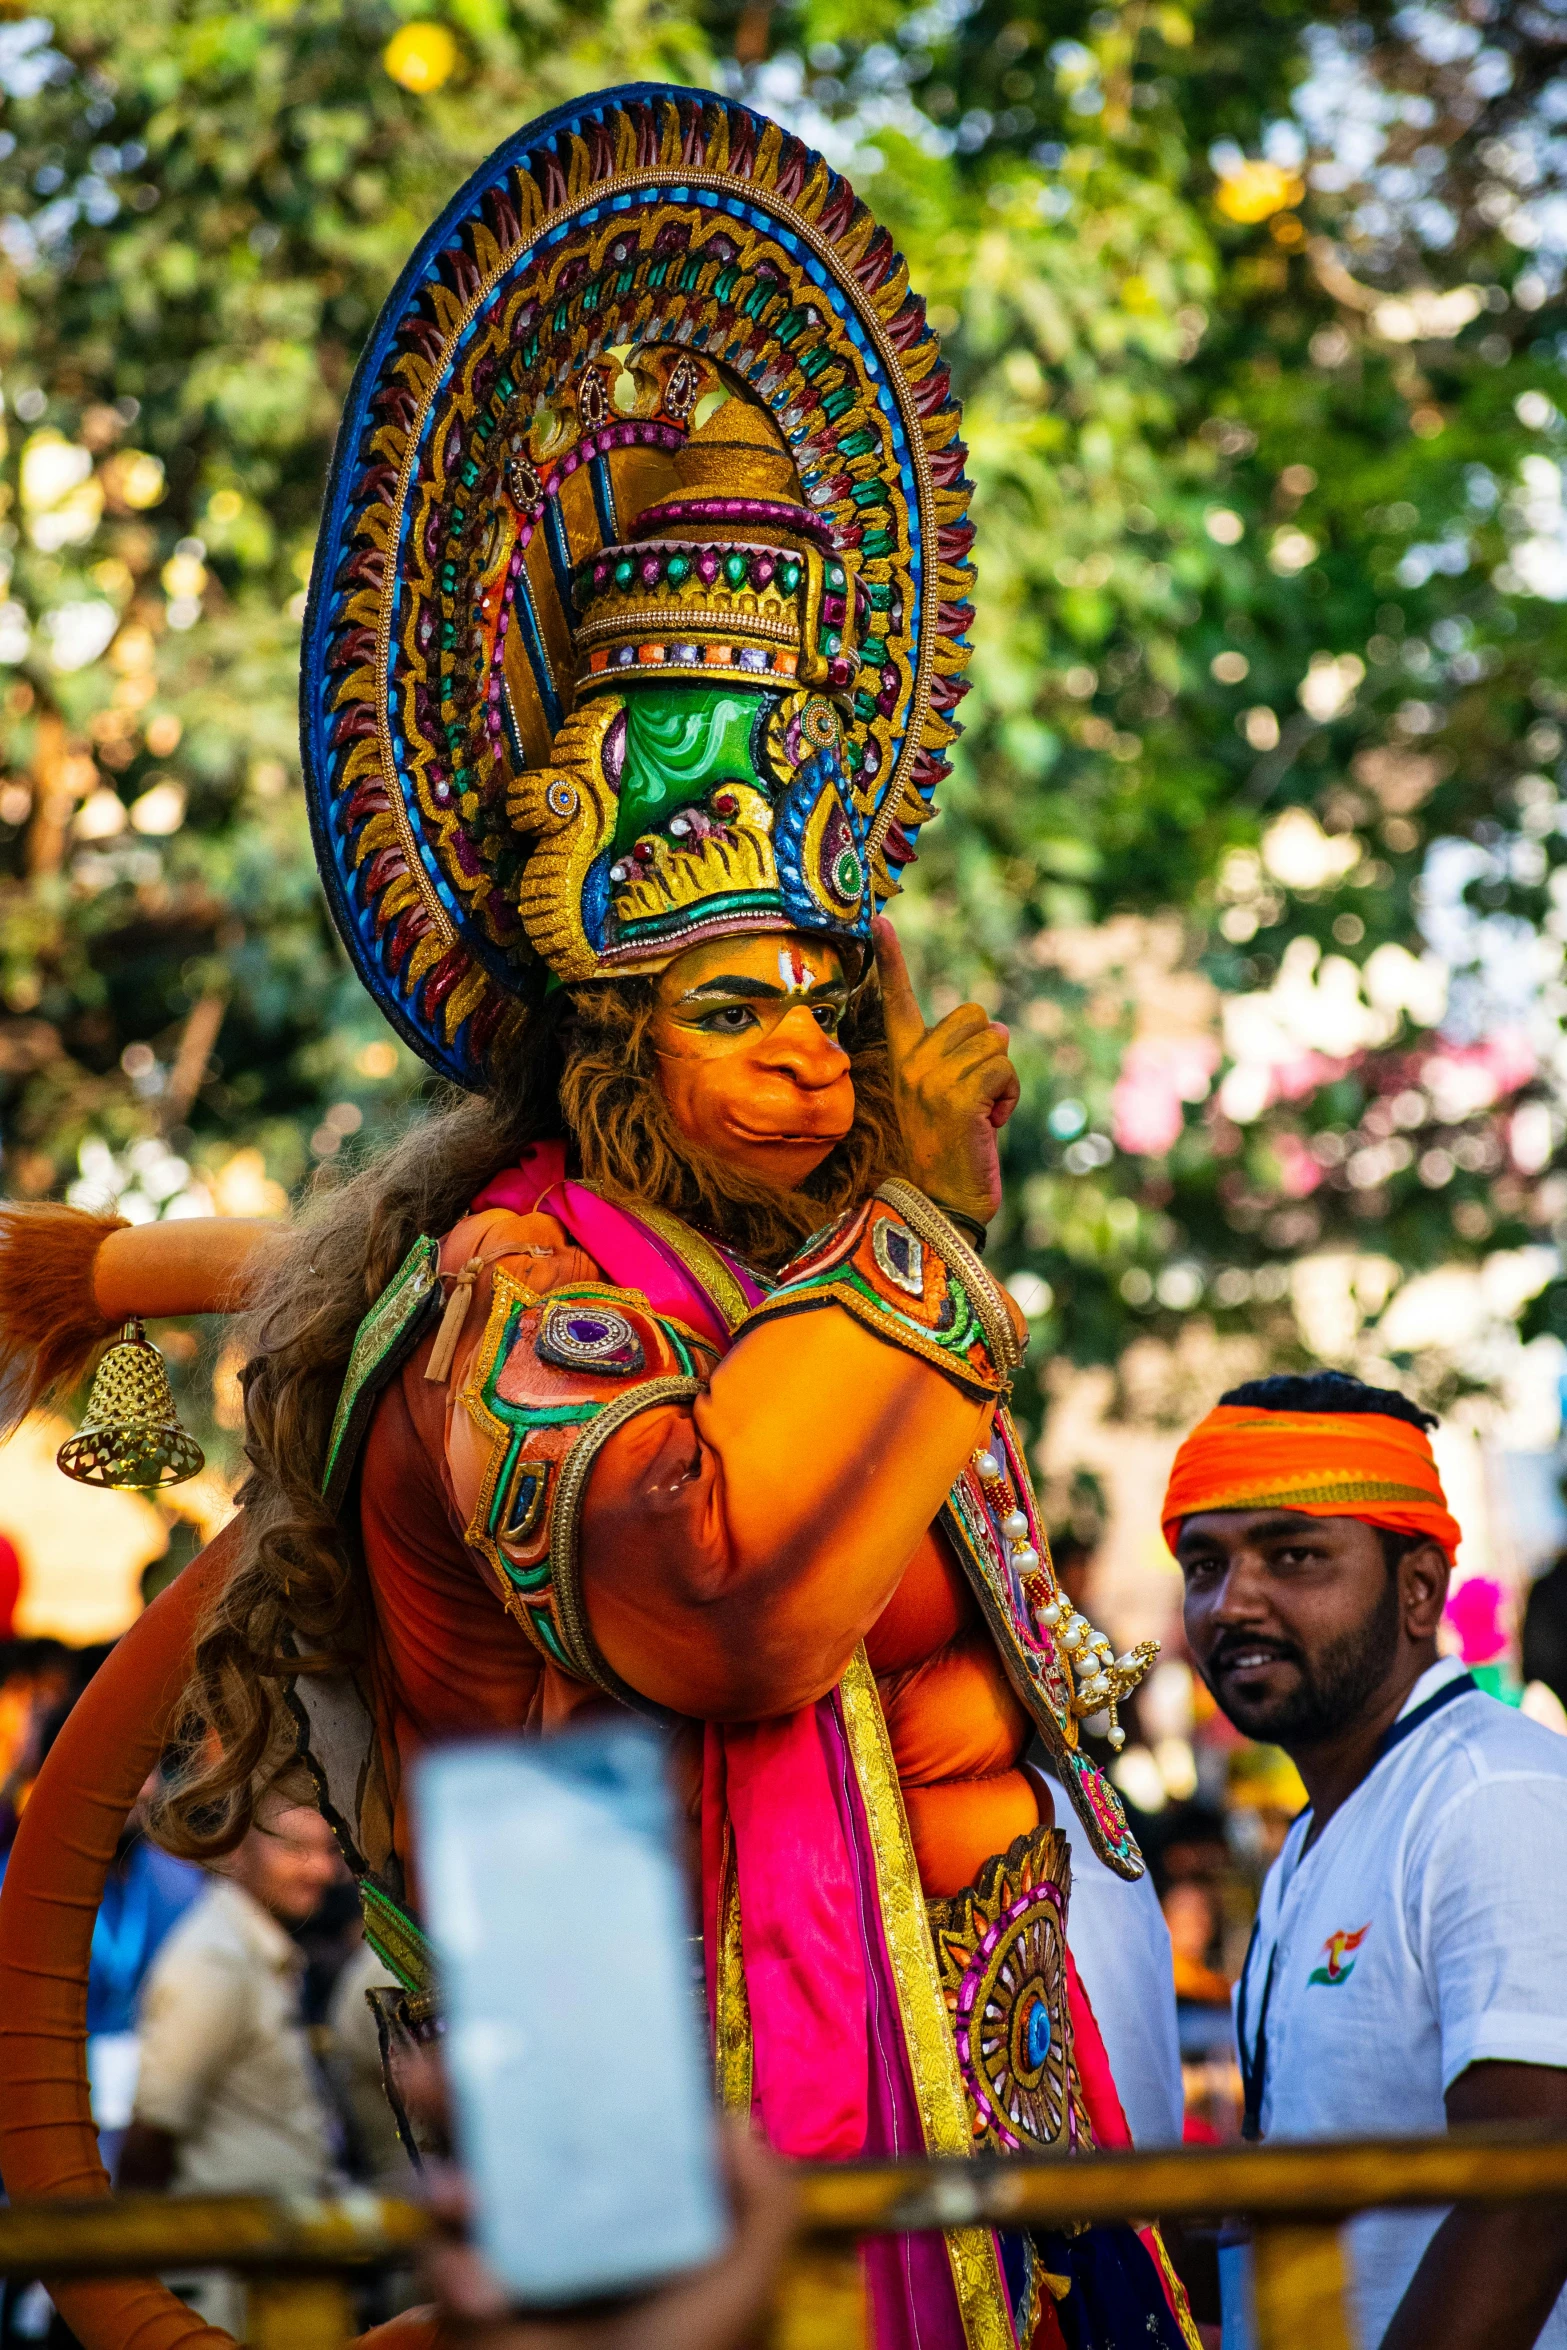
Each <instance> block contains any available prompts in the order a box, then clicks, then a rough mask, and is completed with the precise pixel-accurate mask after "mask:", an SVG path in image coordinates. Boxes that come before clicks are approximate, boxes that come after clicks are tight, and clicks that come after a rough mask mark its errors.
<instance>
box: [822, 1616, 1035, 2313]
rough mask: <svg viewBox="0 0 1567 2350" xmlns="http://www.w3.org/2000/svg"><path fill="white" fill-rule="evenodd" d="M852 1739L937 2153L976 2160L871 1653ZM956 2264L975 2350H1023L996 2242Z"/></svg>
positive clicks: (846, 1700) (923, 2119) (960, 2251)
mask: <svg viewBox="0 0 1567 2350" xmlns="http://www.w3.org/2000/svg"><path fill="white" fill-rule="evenodd" d="M838 1696H839V1699H840V1701H841V1703H842V1706H843V1725H844V1731H845V1734H846V1736H847V1738H848V1742H849V1754H850V1757H851V1759H852V1761H853V1764H854V1770H855V1776H856V1778H857V1779H858V1781H859V1786H860V1795H861V1799H862V1801H863V1802H864V1805H865V1817H866V1822H867V1825H868V1826H869V1829H870V1841H871V1851H872V1854H873V1856H874V1860H875V1867H876V1894H877V1900H878V1903H879V1905H880V1908H881V1922H882V1931H883V1933H884V1934H885V1935H886V1937H887V1953H888V1956H889V1958H890V1959H891V1961H892V1972H893V1979H894V1981H895V1982H896V1984H897V1987H898V2008H899V2012H900V2014H901V2016H902V2019H903V2039H904V2046H905V2047H906V2048H907V2050H908V2056H909V2071H910V2073H911V2075H912V2077H913V2081H914V2094H915V2098H916V2101H917V2102H918V2105H919V2112H920V2128H921V2130H922V2132H923V2134H924V2139H925V2151H926V2153H927V2154H960V2155H968V2156H972V2155H973V2152H974V2138H973V2132H972V2129H971V2127H970V2123H969V2106H968V2096H967V2093H966V2091H965V2090H964V2087H963V2076H962V2074H961V2073H960V2072H959V2070H958V2054H957V2049H956V2047H955V2046H954V2044H953V2038H952V2023H951V2019H950V2017H949V2016H948V2014H947V2003H946V2000H945V1999H944V1998H943V1996H942V1989H941V1975H940V1971H939V1969H938V1967H937V1964H936V1947H935V1944H934V1942H933V1941H932V1940H931V1931H930V1918H929V1916H928V1914H927V1912H926V1908H925V1893H924V1888H923V1887H922V1886H921V1884H920V1877H919V1868H918V1865H917V1863H916V1861H915V1858H914V1840H913V1838H912V1836H911V1835H910V1834H909V1820H908V1814H907V1812H906V1811H905V1810H904V1808H903V1790H902V1788H901V1787H900V1786H899V1784H898V1773H897V1767H896V1765H895V1764H894V1762H893V1759H892V1742H891V1740H890V1739H889V1737H888V1735H887V1722H886V1717H885V1715H884V1714H883V1712H882V1710H881V1697H880V1694H879V1692H878V1690H877V1687H876V1677H875V1675H874V1674H873V1673H872V1671H871V1668H870V1665H869V1662H868V1661H867V1659H866V1655H865V1649H864V1646H863V1644H862V1645H861V1646H860V1647H858V1648H857V1649H856V1650H855V1652H854V1655H853V1657H852V1659H851V1660H850V1663H849V1667H848V1670H847V1671H846V1672H845V1674H844V1676H843V1679H842V1680H841V1681H840V1682H839V1684H838ZM946 2245H947V2258H948V2260H949V2262H950V2264H951V2268H952V2282H953V2287H954V2289H955V2291H956V2293H957V2297H958V2310H959V2314H960V2315H961V2317H962V2320H963V2332H964V2337H965V2339H966V2341H967V2343H968V2345H969V2350H1018V2344H1017V2336H1016V2334H1015V2332H1014V2331H1013V2326H1012V2317H1011V2312H1010V2307H1009V2304H1008V2299H1007V2289H1006V2281H1005V2279H1004V2278H1003V2276H1002V2274H1001V2261H1000V2257H999V2255H998V2253H997V2250H996V2239H995V2237H994V2236H993V2235H992V2233H991V2231H990V2230H989V2229H988V2228H949V2229H948V2230H947V2231H946Z"/></svg>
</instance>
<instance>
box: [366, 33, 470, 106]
mask: <svg viewBox="0 0 1567 2350" xmlns="http://www.w3.org/2000/svg"><path fill="white" fill-rule="evenodd" d="M381 63H382V64H383V65H384V66H385V68H386V70H387V72H388V73H389V74H390V75H391V77H392V79H393V81H394V82H396V83H398V84H399V86H400V87H401V88H403V89H405V90H412V91H413V92H414V93H415V94H416V96H418V97H421V98H422V97H424V96H426V95H427V94H428V92H430V91H431V90H438V89H439V88H440V86H441V84H442V83H443V82H445V81H449V80H450V79H451V76H452V73H453V70H454V68H455V67H456V64H457V43H456V41H455V40H454V39H453V37H452V35H451V34H450V33H449V32H448V30H447V28H446V26H445V25H443V24H428V23H420V24H405V25H404V27H403V29H402V31H401V32H400V33H394V34H393V35H392V37H391V39H390V40H389V41H388V42H387V44H386V47H385V48H384V49H383V50H382V52H381Z"/></svg>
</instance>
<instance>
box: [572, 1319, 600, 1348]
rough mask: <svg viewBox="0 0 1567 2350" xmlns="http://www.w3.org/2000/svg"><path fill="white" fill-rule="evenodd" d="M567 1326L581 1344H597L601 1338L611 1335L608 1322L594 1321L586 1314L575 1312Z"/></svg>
mask: <svg viewBox="0 0 1567 2350" xmlns="http://www.w3.org/2000/svg"><path fill="white" fill-rule="evenodd" d="M566 1328H567V1329H568V1330H569V1331H570V1332H571V1335H572V1337H573V1338H574V1339H575V1340H576V1342H577V1344H578V1345H579V1346H596V1345H597V1344H598V1343H599V1341H600V1340H601V1339H604V1338H607V1337H608V1336H609V1324H608V1323H607V1322H595V1321H592V1320H590V1319H589V1317H588V1316H587V1315H586V1314H573V1315H572V1317H571V1320H570V1321H569V1322H568V1323H567V1324H566Z"/></svg>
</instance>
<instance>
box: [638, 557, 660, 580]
mask: <svg viewBox="0 0 1567 2350" xmlns="http://www.w3.org/2000/svg"><path fill="white" fill-rule="evenodd" d="M640 568H641V573H642V585H643V586H644V587H646V588H656V587H657V585H658V577H659V573H660V571H661V570H662V569H663V565H662V564H661V563H660V562H659V559H658V557H657V556H656V555H644V556H643V558H642V562H641V566H640Z"/></svg>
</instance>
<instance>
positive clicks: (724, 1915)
mask: <svg viewBox="0 0 1567 2350" xmlns="http://www.w3.org/2000/svg"><path fill="white" fill-rule="evenodd" d="M713 2012H714V2024H715V2030H714V2034H713V2070H714V2076H715V2079H716V2083H717V2088H718V2099H719V2103H720V2104H721V2105H722V2106H723V2107H724V2110H725V2111H726V2112H727V2113H742V2114H746V2115H749V2113H750V2111H751V2102H752V2095H753V2091H754V2085H755V2084H754V2051H753V2047H752V2041H751V2001H750V1997H749V1995H748V1993H747V1991H746V1987H745V1944H744V1941H743V1939H742V1934H741V1923H740V1880H739V1877H738V1876H737V1874H736V1871H735V1847H734V1830H733V1829H732V1828H731V1827H730V1825H729V1823H728V1821H727V1820H726V1821H725V1823H724V1850H723V1858H722V1860H721V1862H720V1864H719V1871H718V1981H717V1983H716V1985H715V1986H714V1998H713Z"/></svg>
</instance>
